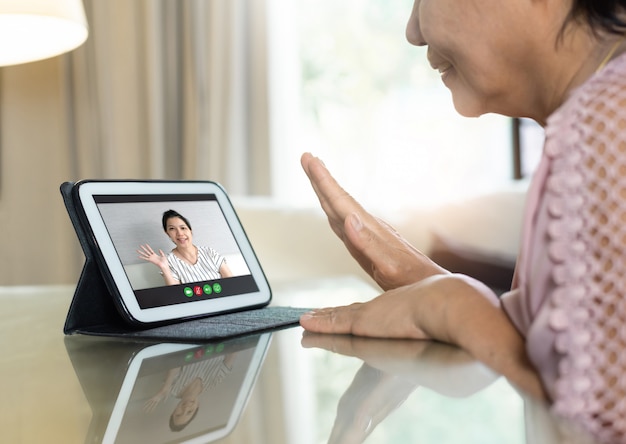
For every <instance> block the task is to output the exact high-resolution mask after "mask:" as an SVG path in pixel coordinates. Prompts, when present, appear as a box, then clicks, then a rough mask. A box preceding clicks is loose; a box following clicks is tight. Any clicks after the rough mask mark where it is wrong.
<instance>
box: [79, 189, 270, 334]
mask: <svg viewBox="0 0 626 444" xmlns="http://www.w3.org/2000/svg"><path fill="white" fill-rule="evenodd" d="M72 196H73V200H74V203H75V206H76V208H77V212H78V215H79V218H80V220H81V225H83V229H84V231H85V232H86V233H87V238H88V242H89V243H90V244H91V245H90V246H91V249H92V250H93V253H94V256H95V259H96V261H97V263H98V267H99V268H100V271H101V274H102V276H103V278H104V281H105V283H106V285H107V288H108V290H109V292H110V293H111V294H112V296H113V299H114V302H115V305H116V307H117V308H118V311H119V312H120V314H121V315H122V317H123V318H124V319H125V320H126V321H127V322H129V323H132V324H136V325H137V324H138V325H144V324H152V323H163V322H171V321H177V320H183V319H189V318H196V317H203V316H210V315H215V314H218V313H225V312H233V311H242V310H246V309H252V308H259V307H263V306H265V305H267V304H269V302H270V300H271V290H270V287H269V284H268V282H267V279H266V277H265V275H264V273H263V270H262V268H261V265H260V264H259V261H258V259H257V257H256V255H255V254H254V251H253V249H252V246H251V245H250V242H249V240H248V238H247V236H246V234H245V231H244V229H243V227H242V226H241V223H240V221H239V219H238V217H237V215H236V213H235V210H234V208H233V206H232V204H231V202H230V200H229V198H228V196H227V194H226V192H225V191H224V189H223V188H222V187H221V186H220V185H219V184H217V183H215V182H210V181H82V182H77V183H76V184H74V186H73V188H72Z"/></svg>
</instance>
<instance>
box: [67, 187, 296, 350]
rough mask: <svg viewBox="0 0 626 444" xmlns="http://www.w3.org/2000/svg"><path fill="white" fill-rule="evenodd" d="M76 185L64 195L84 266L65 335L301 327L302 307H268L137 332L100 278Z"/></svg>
mask: <svg viewBox="0 0 626 444" xmlns="http://www.w3.org/2000/svg"><path fill="white" fill-rule="evenodd" d="M73 187H74V184H73V183H72V182H65V183H63V184H62V185H61V195H62V196H63V201H64V203H65V207H66V209H67V212H68V214H69V217H70V220H71V221H72V225H73V227H74V230H75V231H76V235H77V236H78V240H79V242H80V245H81V247H82V250H83V253H84V254H85V263H84V265H83V270H82V272H81V275H80V278H79V280H78V285H77V286H76V290H75V292H74V298H73V299H72V303H71V305H70V307H69V311H68V314H67V318H66V320H65V326H64V328H63V332H64V333H65V334H67V335H69V334H76V333H79V334H86V335H96V336H118V337H125V338H137V339H146V340H158V341H163V340H167V341H177V342H197V341H206V340H211V339H216V338H227V337H233V336H240V335H246V334H251V333H259V332H263V331H270V330H275V329H279V328H286V327H290V326H294V325H297V324H298V322H299V318H300V315H302V314H303V313H305V312H306V311H307V309H304V308H293V307H276V306H268V307H263V308H258V309H252V310H245V311H239V312H234V313H226V314H220V315H215V316H208V317H203V318H198V319H193V320H188V321H182V322H177V323H172V324H167V325H160V326H157V327H148V328H137V327H135V326H132V325H129V324H128V323H126V322H125V321H124V319H123V318H122V316H121V315H120V313H119V312H118V311H117V308H116V307H115V302H114V301H113V299H112V295H111V294H110V292H109V291H108V289H107V285H106V282H105V280H104V278H103V277H102V273H101V271H100V268H99V266H98V264H97V262H96V258H95V256H94V252H93V251H92V244H91V243H90V242H89V240H88V238H87V232H86V231H85V229H84V228H83V225H82V222H81V220H80V217H79V215H78V212H77V209H76V204H75V202H74V196H73V193H72V189H73Z"/></svg>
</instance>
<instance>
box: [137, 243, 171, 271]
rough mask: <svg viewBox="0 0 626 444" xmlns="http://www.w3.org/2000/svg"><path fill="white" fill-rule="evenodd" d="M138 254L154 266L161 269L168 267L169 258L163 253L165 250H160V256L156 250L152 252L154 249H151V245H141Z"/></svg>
mask: <svg viewBox="0 0 626 444" xmlns="http://www.w3.org/2000/svg"><path fill="white" fill-rule="evenodd" d="M137 254H138V255H139V258H140V259H143V260H144V261H148V262H150V263H151V264H154V265H156V266H157V267H159V268H164V267H167V266H168V265H167V256H165V253H163V250H159V254H157V253H155V252H154V250H152V247H150V245H148V244H145V245H140V246H139V249H138V250H137Z"/></svg>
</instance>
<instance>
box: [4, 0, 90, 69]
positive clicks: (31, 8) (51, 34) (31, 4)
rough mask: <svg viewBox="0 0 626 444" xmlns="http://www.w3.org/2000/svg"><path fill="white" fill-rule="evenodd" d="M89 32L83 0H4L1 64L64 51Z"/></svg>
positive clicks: (76, 45) (76, 43)
mask: <svg viewBox="0 0 626 444" xmlns="http://www.w3.org/2000/svg"><path fill="white" fill-rule="evenodd" d="M87 35H88V28H87V19H86V18H85V9H84V8H83V3H82V0H0V66H7V65H16V64H18V63H26V62H34V61H35V60H41V59H46V58H48V57H53V56H56V55H59V54H63V53H64V52H68V51H71V50H72V49H75V48H77V47H78V46H80V45H81V44H82V43H83V42H84V41H85V40H86V39H87Z"/></svg>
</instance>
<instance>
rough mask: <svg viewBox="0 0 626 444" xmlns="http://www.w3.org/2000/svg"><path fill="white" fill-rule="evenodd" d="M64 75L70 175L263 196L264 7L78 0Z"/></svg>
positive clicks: (266, 185)
mask: <svg viewBox="0 0 626 444" xmlns="http://www.w3.org/2000/svg"><path fill="white" fill-rule="evenodd" d="M85 9H86V13H87V18H88V20H89V24H90V32H91V33H90V37H89V40H88V41H87V43H86V45H85V46H84V47H82V48H81V49H79V50H78V51H75V52H74V53H73V54H72V55H70V56H69V57H68V58H67V60H68V66H67V68H68V69H67V78H66V82H67V88H66V91H67V93H68V95H69V96H68V102H69V103H70V106H69V107H68V109H69V112H70V113H71V114H72V115H71V116H69V118H68V122H69V123H70V124H71V128H70V131H69V135H70V144H71V150H72V154H71V156H70V159H71V162H72V171H73V173H74V176H75V177H92V178H93V177H104V178H122V177H124V178H127V177H132V178H158V179H161V178H167V179H209V180H215V181H218V182H221V183H222V184H223V185H224V186H225V187H226V188H227V189H228V190H229V191H230V192H231V193H235V194H267V193H269V191H270V172H269V142H268V139H269V132H268V129H267V128H268V124H267V119H268V116H267V107H268V105H267V74H266V72H267V66H266V64H267V57H266V53H267V50H266V45H265V42H266V38H265V33H266V20H265V0H211V1H207V0H178V1H167V0H159V1H154V0H133V1H130V2H129V1H127V0H85Z"/></svg>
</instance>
